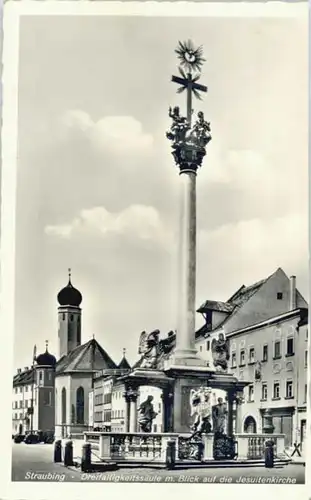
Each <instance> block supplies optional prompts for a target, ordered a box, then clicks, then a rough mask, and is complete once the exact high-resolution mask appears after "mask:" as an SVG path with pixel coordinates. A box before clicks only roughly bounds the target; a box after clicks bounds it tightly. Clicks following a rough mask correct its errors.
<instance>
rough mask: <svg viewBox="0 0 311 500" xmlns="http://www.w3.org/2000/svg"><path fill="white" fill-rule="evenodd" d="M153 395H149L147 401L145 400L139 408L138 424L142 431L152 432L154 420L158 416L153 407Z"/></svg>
mask: <svg viewBox="0 0 311 500" xmlns="http://www.w3.org/2000/svg"><path fill="white" fill-rule="evenodd" d="M152 401H153V396H148V397H147V399H146V401H143V402H142V403H141V405H140V406H139V408H138V410H137V411H138V424H139V426H140V428H141V430H142V432H151V429H152V421H153V419H154V418H155V417H156V416H157V413H156V412H155V411H154V409H153V404H152Z"/></svg>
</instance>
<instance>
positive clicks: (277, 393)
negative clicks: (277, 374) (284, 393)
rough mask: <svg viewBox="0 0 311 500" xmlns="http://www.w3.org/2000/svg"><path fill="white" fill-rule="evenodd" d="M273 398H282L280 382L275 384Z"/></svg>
mask: <svg viewBox="0 0 311 500" xmlns="http://www.w3.org/2000/svg"><path fill="white" fill-rule="evenodd" d="M273 399H280V382H274V384H273Z"/></svg>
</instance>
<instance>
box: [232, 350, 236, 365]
mask: <svg viewBox="0 0 311 500" xmlns="http://www.w3.org/2000/svg"><path fill="white" fill-rule="evenodd" d="M231 362H232V365H231V367H232V368H236V353H235V352H233V353H232V355H231Z"/></svg>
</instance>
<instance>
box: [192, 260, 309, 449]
mask: <svg viewBox="0 0 311 500" xmlns="http://www.w3.org/2000/svg"><path fill="white" fill-rule="evenodd" d="M307 307H308V306H307V303H306V302H305V300H304V299H303V298H302V297H301V295H300V294H299V292H298V291H297V289H296V282H295V278H294V277H292V278H291V279H289V278H288V277H287V276H286V275H285V273H284V272H283V271H282V270H281V269H278V270H277V271H276V273H274V274H273V275H272V276H270V277H269V278H267V279H266V280H263V281H261V282H259V283H256V284H255V285H252V286H251V287H242V288H241V289H240V290H238V292H237V293H236V294H234V295H233V297H232V298H231V299H229V301H228V302H227V303H224V304H223V303H211V301H207V302H206V303H205V304H203V306H202V307H201V308H200V309H199V310H200V312H202V313H203V314H204V316H205V318H206V323H205V325H204V326H203V327H202V329H201V333H202V332H204V333H203V334H199V335H198V334H197V348H198V351H199V353H200V355H201V356H202V357H203V358H204V359H206V360H207V361H208V362H209V363H210V365H211V366H213V355H212V342H213V339H215V338H218V335H219V333H223V334H224V335H225V337H226V339H227V341H228V345H229V352H230V359H229V371H230V372H231V373H233V374H234V375H235V376H237V378H238V379H240V380H245V381H249V382H251V384H250V385H249V386H248V387H247V388H246V389H245V393H244V404H243V405H242V412H243V414H242V428H241V429H237V431H239V432H258V433H260V432H264V419H263V416H264V414H265V412H266V411H267V410H269V411H270V412H271V414H272V419H273V425H274V432H276V433H284V434H285V436H286V445H287V446H289V445H291V444H292V443H293V442H302V443H303V441H304V438H305V429H306V411H307V410H306V401H307V360H308V325H307V322H308V310H307ZM214 309H216V310H214ZM199 333H200V330H199Z"/></svg>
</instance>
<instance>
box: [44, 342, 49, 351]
mask: <svg viewBox="0 0 311 500" xmlns="http://www.w3.org/2000/svg"><path fill="white" fill-rule="evenodd" d="M48 347H49V341H48V340H46V341H45V349H46V350H48Z"/></svg>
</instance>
